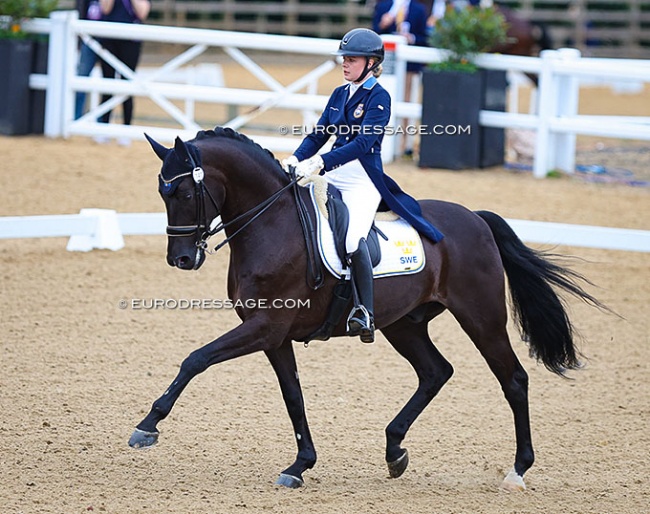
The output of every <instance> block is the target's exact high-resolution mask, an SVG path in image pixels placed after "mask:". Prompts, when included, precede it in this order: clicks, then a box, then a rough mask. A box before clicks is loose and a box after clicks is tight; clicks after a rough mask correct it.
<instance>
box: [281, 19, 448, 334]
mask: <svg viewBox="0 0 650 514" xmlns="http://www.w3.org/2000/svg"><path fill="white" fill-rule="evenodd" d="M335 55H340V56H342V57H343V64H342V69H343V77H344V79H345V80H346V81H347V84H345V85H343V86H340V87H338V88H336V89H335V90H334V92H333V93H332V96H331V97H330V99H329V101H328V102H327V105H326V106H325V110H324V111H323V114H322V115H321V118H320V120H319V121H318V124H317V126H316V127H315V128H314V130H313V131H312V132H311V133H310V134H309V135H307V136H306V137H305V139H304V140H303V142H302V143H301V145H300V146H299V147H298V149H297V150H296V151H295V152H294V154H293V155H292V156H290V157H288V158H287V159H285V160H283V162H282V164H283V165H284V167H285V169H288V167H289V166H295V171H296V174H297V175H298V176H302V177H308V176H310V175H312V174H315V173H324V178H325V180H327V182H329V183H330V184H333V185H334V186H336V188H338V189H339V191H340V192H341V196H342V199H343V202H344V203H345V204H346V206H347V208H348V211H349V214H350V221H349V226H348V232H347V236H346V240H345V248H346V252H347V258H346V260H347V263H348V265H349V266H350V278H351V280H352V285H353V288H354V291H355V293H356V294H354V299H355V305H354V307H353V309H352V311H351V312H350V315H349V316H348V321H347V333H348V335H350V336H356V335H359V336H361V340H362V341H363V342H365V343H372V342H373V341H374V330H375V326H374V315H373V275H372V264H371V261H370V255H369V253H368V245H367V243H366V238H367V237H368V233H369V231H370V228H371V226H372V223H373V220H374V218H375V213H376V212H377V208H378V207H379V204H380V202H382V201H383V202H384V203H385V204H386V206H387V207H388V208H389V209H391V210H392V211H394V212H395V213H396V214H398V215H399V216H401V217H402V218H404V219H405V220H406V221H408V222H409V223H410V224H411V225H413V227H415V229H416V230H417V231H418V232H420V233H421V234H422V235H424V236H425V237H427V238H428V239H430V240H431V241H432V242H434V243H435V242H437V241H439V240H440V239H442V237H443V235H442V234H441V233H440V232H439V231H438V230H436V228H435V227H433V225H431V223H429V222H428V221H427V220H425V219H424V218H423V217H422V211H421V209H420V205H419V204H418V203H417V201H416V200H415V199H414V198H412V197H411V196H409V195H407V194H406V193H404V192H403V191H402V190H401V189H400V187H399V186H398V185H397V183H395V181H393V180H392V179H391V178H390V177H388V176H387V175H386V174H384V170H383V167H382V162H381V143H382V140H383V137H384V129H385V127H386V125H387V124H388V120H389V119H390V102H391V100H390V95H389V94H388V92H387V91H386V90H385V89H384V88H383V87H381V85H380V84H379V83H378V82H377V77H378V76H379V75H380V74H381V63H382V61H383V60H384V45H383V42H382V40H381V38H380V37H379V36H378V35H377V34H376V33H375V32H373V31H372V30H369V29H363V28H358V29H354V30H351V31H350V32H348V33H347V34H346V35H345V36H344V37H343V39H342V40H341V43H340V45H339V49H338V51H337V52H335ZM332 134H335V135H336V141H335V142H334V145H333V146H332V150H331V151H329V152H326V153H323V154H320V155H319V154H317V152H318V151H319V150H320V149H321V148H322V147H323V145H324V144H325V143H326V142H327V140H328V139H329V138H330V135H332Z"/></svg>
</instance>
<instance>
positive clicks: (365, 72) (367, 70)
mask: <svg viewBox="0 0 650 514" xmlns="http://www.w3.org/2000/svg"><path fill="white" fill-rule="evenodd" d="M370 59H372V57H366V65H365V67H364V70H363V71H362V72H361V75H359V77H358V78H357V80H353V82H354V83H355V84H357V83H359V82H361V81H362V80H363V79H365V78H366V77H367V76H368V73H370V72H371V71H374V70H376V69H377V66H379V64H378V63H375V64H373V65H372V66H369V64H370Z"/></svg>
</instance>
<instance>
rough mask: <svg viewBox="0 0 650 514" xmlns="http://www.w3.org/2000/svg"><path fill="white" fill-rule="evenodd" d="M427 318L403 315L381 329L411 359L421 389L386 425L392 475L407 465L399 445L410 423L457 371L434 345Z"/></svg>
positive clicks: (395, 476) (402, 353)
mask: <svg viewBox="0 0 650 514" xmlns="http://www.w3.org/2000/svg"><path fill="white" fill-rule="evenodd" d="M427 323H428V319H427V320H426V321H420V322H418V323H414V322H412V321H410V320H409V319H408V318H402V319H401V320H398V321H396V322H395V323H393V324H392V325H390V326H388V327H385V328H382V330H381V331H382V333H383V334H384V335H385V336H386V338H387V339H388V341H389V342H390V344H391V345H393V347H394V348H395V349H396V350H397V351H398V353H399V354H400V355H401V356H402V357H404V358H405V359H406V360H408V361H409V363H410V364H411V366H413V369H414V370H415V373H416V374H417V376H418V381H419V383H418V388H417V390H416V391H415V393H414V394H413V396H412V397H411V398H410V399H409V401H408V402H407V403H406V405H405V406H404V407H403V408H402V410H401V411H400V412H399V414H397V416H396V417H395V419H393V421H391V422H390V424H389V425H388V426H387V427H386V462H387V463H388V471H389V473H390V476H391V478H397V477H399V476H401V475H402V473H404V470H406V467H407V466H408V452H407V451H406V450H405V449H403V448H401V447H400V444H401V442H402V441H403V440H404V437H406V433H407V432H408V430H409V428H410V427H411V425H412V424H413V423H414V421H415V420H416V418H417V417H418V416H419V415H420V413H421V412H422V411H423V410H424V409H425V408H426V406H427V405H429V403H430V402H431V400H432V399H433V398H434V396H435V395H436V394H438V391H440V389H441V388H442V386H443V385H445V383H446V382H447V381H448V380H449V379H450V378H451V375H452V374H453V372H454V369H453V368H452V366H451V364H449V362H448V361H447V360H446V359H445V358H444V357H443V356H442V355H441V354H440V352H439V351H438V349H437V348H436V347H435V346H434V345H433V343H432V342H431V339H430V338H429V334H428V332H427Z"/></svg>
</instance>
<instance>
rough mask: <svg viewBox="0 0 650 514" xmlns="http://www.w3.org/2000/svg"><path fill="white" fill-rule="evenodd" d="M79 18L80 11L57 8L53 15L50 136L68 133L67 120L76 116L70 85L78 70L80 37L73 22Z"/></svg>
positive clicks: (47, 107) (47, 102)
mask: <svg viewBox="0 0 650 514" xmlns="http://www.w3.org/2000/svg"><path fill="white" fill-rule="evenodd" d="M78 18H79V14H78V13H77V11H54V12H53V13H52V14H50V20H51V23H52V29H51V31H50V42H49V46H48V53H49V56H48V64H47V76H48V80H47V88H46V96H45V125H44V133H45V135H46V136H47V137H61V136H64V135H65V120H66V119H71V118H72V114H73V113H72V109H73V96H72V92H71V91H70V90H69V88H68V78H69V77H70V74H71V73H72V74H74V72H75V68H74V64H75V63H74V58H75V56H76V46H75V44H76V40H75V38H74V34H73V32H72V30H71V26H70V22H71V21H74V20H77V19H78ZM70 60H72V62H70ZM66 97H67V100H68V101H67V102H66Z"/></svg>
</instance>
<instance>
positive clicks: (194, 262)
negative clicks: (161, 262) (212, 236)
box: [167, 248, 205, 271]
mask: <svg viewBox="0 0 650 514" xmlns="http://www.w3.org/2000/svg"><path fill="white" fill-rule="evenodd" d="M204 261H205V252H204V251H203V250H201V249H199V248H197V250H196V253H195V254H194V255H188V254H183V255H178V256H176V257H172V256H170V255H167V264H169V265H170V266H172V267H173V268H178V269H182V270H187V271H191V270H197V269H199V268H200V267H201V265H202V264H203V262H204Z"/></svg>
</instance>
